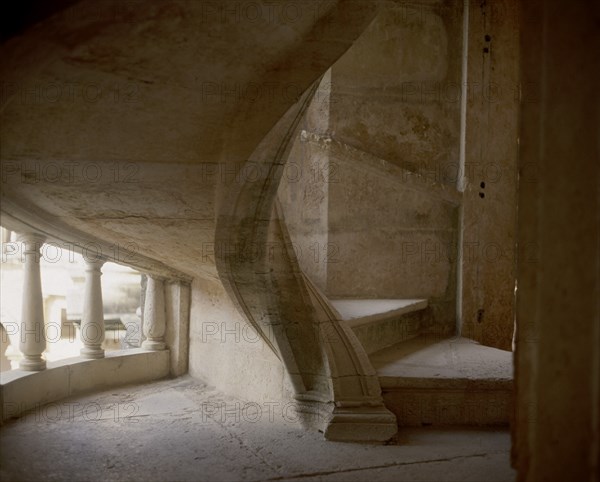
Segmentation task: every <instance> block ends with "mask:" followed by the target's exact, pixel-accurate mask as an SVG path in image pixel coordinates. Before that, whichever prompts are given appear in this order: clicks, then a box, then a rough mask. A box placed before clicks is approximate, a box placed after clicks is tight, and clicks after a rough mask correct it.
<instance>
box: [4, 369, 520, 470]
mask: <svg viewBox="0 0 600 482" xmlns="http://www.w3.org/2000/svg"><path fill="white" fill-rule="evenodd" d="M295 418H296V416H295V413H294V410H293V406H291V405H282V404H268V403H263V404H261V405H257V404H245V403H243V402H241V401H239V400H236V399H234V398H231V397H227V396H224V395H223V394H222V393H220V392H218V391H215V390H213V389H210V388H208V387H206V386H204V385H202V384H201V383H200V382H198V381H196V380H194V379H192V378H189V377H184V378H179V379H175V380H168V381H162V382H158V383H151V384H146V385H138V386H134V387H127V388H119V389H113V390H108V391H104V392H99V393H94V394H91V395H88V396H85V397H77V398H72V399H68V400H64V401H61V402H59V403H55V404H50V405H47V406H44V407H40V408H38V409H37V410H35V411H33V412H32V413H30V414H29V415H27V416H25V417H23V418H21V419H17V420H13V421H11V422H9V423H8V424H6V425H5V426H3V427H2V429H1V434H0V467H1V468H0V480H2V481H3V482H4V481H5V482H8V481H28V480H31V481H42V480H50V481H67V480H68V481H86V480H102V481H135V480H140V481H184V480H190V481H241V480H248V481H262V480H296V479H299V480H303V481H317V480H319V481H344V482H346V481H349V482H350V481H363V480H364V481H369V482H373V481H394V482H399V481H421V482H434V481H435V482H442V481H477V482H479V481H486V482H495V481H498V482H499V481H511V480H514V478H515V473H514V471H513V470H512V469H511V468H510V466H509V451H510V437H509V433H508V431H507V430H492V429H489V430H488V429H439V428H438V429H431V428H419V429H405V430H402V431H401V432H400V434H399V436H398V438H397V440H394V441H393V443H391V444H388V445H385V446H377V445H366V444H349V443H335V442H326V441H325V440H323V438H322V435H321V434H320V433H314V432H307V431H304V430H302V429H301V428H300V427H299V426H298V424H297V423H296V422H295V421H294V420H295Z"/></svg>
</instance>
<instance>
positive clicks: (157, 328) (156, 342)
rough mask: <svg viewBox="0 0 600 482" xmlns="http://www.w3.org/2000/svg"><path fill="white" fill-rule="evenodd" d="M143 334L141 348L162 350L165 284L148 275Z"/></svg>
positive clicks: (164, 319) (164, 325)
mask: <svg viewBox="0 0 600 482" xmlns="http://www.w3.org/2000/svg"><path fill="white" fill-rule="evenodd" d="M143 317H144V336H145V337H146V339H145V340H144V342H143V343H142V348H145V349H146V350H164V349H165V348H166V345H165V342H164V336H165V330H166V315H165V286H164V282H163V280H162V279H160V278H155V277H154V276H150V275H148V283H147V284H146V298H145V301H144V314H143Z"/></svg>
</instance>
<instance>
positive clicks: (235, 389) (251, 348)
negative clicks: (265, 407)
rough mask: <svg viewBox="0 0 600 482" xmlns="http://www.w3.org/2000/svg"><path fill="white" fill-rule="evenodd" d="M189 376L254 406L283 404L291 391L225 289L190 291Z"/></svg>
mask: <svg viewBox="0 0 600 482" xmlns="http://www.w3.org/2000/svg"><path fill="white" fill-rule="evenodd" d="M189 353H190V358H189V373H190V375H192V376H193V377H195V378H198V379H200V380H202V381H204V382H206V383H208V384H209V385H212V386H214V387H216V388H218V389H220V390H224V391H226V392H227V393H230V394H232V395H234V396H237V397H240V398H242V399H245V400H252V401H254V402H257V403H259V402H261V401H278V400H287V399H289V398H290V397H291V389H290V388H289V384H288V382H287V379H286V375H285V370H284V368H283V365H282V363H281V362H280V360H279V359H278V358H277V356H276V355H275V354H274V353H273V352H272V351H271V350H270V348H269V347H268V346H267V345H266V344H265V343H264V342H263V341H262V339H261V338H260V336H259V335H258V334H257V333H256V332H255V331H254V329H253V328H252V327H251V326H250V325H249V324H248V323H247V322H246V321H245V320H244V318H243V317H242V316H241V315H240V314H239V312H238V310H237V309H236V307H235V306H234V305H233V304H232V303H231V301H230V299H229V297H228V296H227V294H226V293H225V290H224V288H223V286H222V285H221V284H220V283H218V282H212V281H207V280H202V279H196V280H194V282H193V283H192V286H191V315H190V347H189Z"/></svg>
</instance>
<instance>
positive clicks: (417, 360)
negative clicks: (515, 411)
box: [370, 336, 513, 426]
mask: <svg viewBox="0 0 600 482" xmlns="http://www.w3.org/2000/svg"><path fill="white" fill-rule="evenodd" d="M370 358H371V362H372V363H373V366H374V367H375V369H376V370H377V373H378V375H379V381H380V384H381V390H382V394H383V399H384V402H385V404H386V406H387V408H388V409H389V410H390V411H392V412H393V413H394V414H395V415H396V417H397V419H398V425H399V426H420V425H507V424H508V423H509V419H510V410H511V399H512V387H513V379H512V376H513V368H512V353H511V352H508V351H504V350H498V349H496V348H491V347H486V346H482V345H480V344H478V343H477V342H475V341H473V340H469V339H467V338H460V337H454V338H446V339H440V338H439V337H438V338H435V337H426V336H419V337H417V338H414V339H411V340H408V341H406V342H403V343H399V344H397V345H395V346H393V347H389V348H387V349H384V350H381V351H379V352H377V353H374V354H373V355H371V357H370Z"/></svg>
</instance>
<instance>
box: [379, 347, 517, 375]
mask: <svg viewBox="0 0 600 482" xmlns="http://www.w3.org/2000/svg"><path fill="white" fill-rule="evenodd" d="M369 358H370V359H371V362H372V363H373V366H374V367H375V369H376V370H377V373H378V374H379V376H380V377H395V376H402V377H405V378H433V379H435V378H446V379H448V378H450V379H452V378H454V379H469V380H490V379H497V380H505V381H510V380H512V377H513V362H512V360H513V354H512V352H510V351H505V350H498V349H497V348H492V347H489V346H483V345H480V344H479V343H477V342H476V341H473V340H470V339H468V338H462V337H449V338H442V339H440V338H439V337H434V336H432V337H427V336H419V337H416V338H413V339H411V340H407V341H404V342H402V343H398V344H397V345H394V346H391V347H389V348H386V349H384V350H381V351H379V352H377V353H373V354H372V355H371V356H370V357H369Z"/></svg>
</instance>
